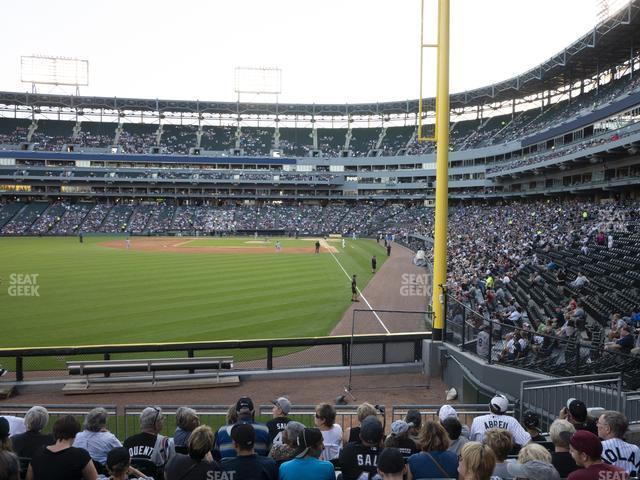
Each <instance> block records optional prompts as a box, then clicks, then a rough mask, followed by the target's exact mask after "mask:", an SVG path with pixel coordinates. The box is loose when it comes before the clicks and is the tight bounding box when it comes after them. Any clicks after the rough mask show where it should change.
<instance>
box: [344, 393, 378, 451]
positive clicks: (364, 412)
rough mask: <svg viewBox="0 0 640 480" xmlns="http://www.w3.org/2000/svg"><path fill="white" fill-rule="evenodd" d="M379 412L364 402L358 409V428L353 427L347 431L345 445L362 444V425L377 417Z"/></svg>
mask: <svg viewBox="0 0 640 480" xmlns="http://www.w3.org/2000/svg"><path fill="white" fill-rule="evenodd" d="M377 414H378V411H377V410H376V407H374V406H373V405H371V404H370V403H367V402H364V403H361V404H360V405H358V409H357V410H356V415H357V416H358V426H357V427H351V428H348V429H347V430H345V434H344V443H349V442H360V425H362V422H364V419H365V418H367V417H369V416H371V415H373V416H375V415H377Z"/></svg>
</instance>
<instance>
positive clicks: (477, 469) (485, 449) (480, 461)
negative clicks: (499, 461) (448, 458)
mask: <svg viewBox="0 0 640 480" xmlns="http://www.w3.org/2000/svg"><path fill="white" fill-rule="evenodd" d="M495 466H496V457H495V454H494V453H493V450H491V448H489V446H488V445H483V444H482V443H480V442H467V443H465V444H464V446H463V447H462V450H461V451H460V464H459V465H458V473H459V474H460V476H459V478H460V480H489V479H490V478H491V476H492V474H493V470H494V468H495Z"/></svg>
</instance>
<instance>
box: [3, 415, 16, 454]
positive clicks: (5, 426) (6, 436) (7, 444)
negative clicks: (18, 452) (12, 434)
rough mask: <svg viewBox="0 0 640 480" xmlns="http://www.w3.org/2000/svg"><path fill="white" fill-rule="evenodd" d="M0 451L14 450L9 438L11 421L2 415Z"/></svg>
mask: <svg viewBox="0 0 640 480" xmlns="http://www.w3.org/2000/svg"><path fill="white" fill-rule="evenodd" d="M0 451H7V452H13V449H12V448H11V440H9V422H8V421H7V419H6V418H2V417H0Z"/></svg>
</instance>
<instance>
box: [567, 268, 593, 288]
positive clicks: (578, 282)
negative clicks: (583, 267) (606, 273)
mask: <svg viewBox="0 0 640 480" xmlns="http://www.w3.org/2000/svg"><path fill="white" fill-rule="evenodd" d="M587 283H589V279H588V278H587V277H586V275H585V274H584V273H582V272H578V276H577V277H576V278H575V280H574V281H573V282H571V283H569V286H570V287H571V288H572V289H574V290H579V289H581V288H582V287H584V286H585V285H586V284H587Z"/></svg>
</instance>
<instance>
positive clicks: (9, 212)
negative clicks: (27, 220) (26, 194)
mask: <svg viewBox="0 0 640 480" xmlns="http://www.w3.org/2000/svg"><path fill="white" fill-rule="evenodd" d="M25 208H27V204H25V203H19V202H13V203H8V204H6V205H5V206H4V207H2V208H1V209H0V232H1V231H2V228H3V227H4V226H5V225H6V224H7V223H9V222H10V221H11V220H12V219H13V218H14V217H16V216H17V215H20V213H21V212H22V211H23V210H24V209H25Z"/></svg>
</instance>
